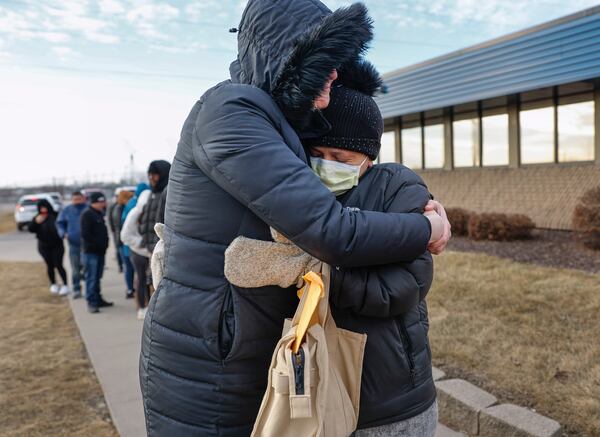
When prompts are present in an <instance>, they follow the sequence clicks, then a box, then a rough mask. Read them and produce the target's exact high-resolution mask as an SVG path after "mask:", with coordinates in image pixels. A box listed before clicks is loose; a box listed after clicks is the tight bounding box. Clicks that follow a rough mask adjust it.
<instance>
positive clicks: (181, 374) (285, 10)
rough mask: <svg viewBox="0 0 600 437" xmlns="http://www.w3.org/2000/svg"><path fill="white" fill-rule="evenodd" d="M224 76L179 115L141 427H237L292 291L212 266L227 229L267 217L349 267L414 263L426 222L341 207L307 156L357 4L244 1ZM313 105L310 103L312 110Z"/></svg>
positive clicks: (360, 19)
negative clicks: (242, 283)
mask: <svg viewBox="0 0 600 437" xmlns="http://www.w3.org/2000/svg"><path fill="white" fill-rule="evenodd" d="M238 29H239V32H238V57H237V58H236V60H235V61H234V62H233V63H232V64H231V66H230V76H231V79H230V80H227V81H224V82H222V83H220V84H218V85H216V86H215V87H213V88H211V89H210V90H208V91H207V92H206V93H205V94H204V95H203V96H202V97H201V98H200V100H199V101H198V102H196V104H195V105H194V107H193V108H192V110H191V112H190V114H189V116H188V118H187V120H186V121H185V122H184V125H183V128H182V132H181V139H180V141H179V144H178V147H177V152H176V154H175V158H174V159H173V165H172V167H171V172H170V176H169V184H168V188H167V190H168V193H167V200H166V210H165V221H164V224H165V227H164V276H163V278H162V280H161V281H160V284H159V286H158V288H157V290H156V292H155V293H154V294H153V296H152V298H151V300H150V304H149V307H148V313H147V314H146V317H145V319H144V328H143V335H142V349H141V355H140V385H141V389H142V396H143V402H144V412H145V416H146V430H147V433H148V435H149V436H151V437H152V436H171V435H186V436H246V435H250V433H251V431H252V426H253V423H254V420H255V418H256V414H257V412H258V409H259V406H260V403H261V399H262V395H263V393H264V390H265V386H266V383H267V369H268V366H269V362H270V358H271V354H272V352H273V348H274V347H275V344H276V343H277V340H278V339H279V336H280V334H281V330H282V327H283V321H284V319H285V318H286V317H289V316H291V315H293V313H294V310H295V308H296V305H297V297H296V295H295V290H294V289H291V288H290V289H283V288H280V287H278V286H266V287H259V288H242V287H237V286H235V285H233V284H231V283H230V282H229V281H228V280H227V279H226V278H225V277H224V254H225V250H226V249H227V247H228V246H229V244H230V243H231V242H232V241H233V240H234V239H235V238H236V237H238V236H240V235H243V236H247V237H250V238H255V239H262V240H269V239H270V230H269V226H272V227H274V228H275V229H276V230H277V231H279V232H280V233H281V234H282V235H284V236H285V237H287V238H288V239H289V240H291V241H292V242H294V243H295V244H296V245H298V246H299V247H301V248H302V249H304V250H305V251H307V252H308V253H310V254H311V255H313V256H315V257H317V258H319V259H321V260H324V261H327V262H329V263H331V264H333V265H338V266H343V267H351V266H365V265H378V264H382V263H386V262H387V263H389V262H401V261H406V260H413V259H414V258H415V257H417V256H420V255H421V254H422V253H424V252H425V250H426V249H427V246H428V245H429V243H430V239H431V225H430V221H429V219H427V218H426V217H425V216H424V215H423V214H421V213H419V212H415V213H407V214H395V213H381V212H370V211H351V210H347V209H344V208H343V206H342V205H341V204H340V203H339V202H338V201H337V200H336V198H335V196H333V195H332V193H331V192H330V191H329V190H328V189H327V188H326V187H324V186H323V184H322V183H321V181H320V180H319V178H318V177H317V176H316V175H315V174H314V172H313V171H312V170H311V169H310V167H309V165H308V158H307V155H306V152H305V150H304V148H303V146H302V143H301V141H300V136H302V137H307V136H320V135H323V134H324V133H326V132H327V131H328V130H329V129H330V125H329V123H328V122H327V120H326V119H325V118H324V117H323V115H322V113H321V112H320V111H319V110H318V109H319V108H321V109H322V108H324V107H326V106H327V104H328V102H329V87H330V86H331V83H332V81H333V80H335V79H336V78H337V79H338V80H339V81H340V82H341V83H344V82H345V81H346V79H347V78H348V77H349V76H350V75H351V73H350V72H351V71H352V70H355V69H362V68H368V67H367V65H368V64H365V63H364V62H363V61H361V59H360V54H361V53H362V52H363V50H364V49H365V47H366V46H367V44H368V42H369V41H370V40H371V38H372V26H371V20H370V18H369V17H368V15H367V11H366V8H365V7H364V6H363V5H361V4H354V5H352V6H350V7H348V8H342V9H339V10H337V11H335V12H331V11H330V10H329V9H328V8H327V7H326V6H325V5H323V4H322V3H321V2H319V1H317V0H279V1H276V2H273V1H271V0H250V1H249V2H248V4H247V6H246V9H245V11H244V13H243V15H242V19H241V22H240V25H239V26H238ZM316 109H317V110H316Z"/></svg>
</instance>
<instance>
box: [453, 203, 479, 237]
mask: <svg viewBox="0 0 600 437" xmlns="http://www.w3.org/2000/svg"><path fill="white" fill-rule="evenodd" d="M446 214H447V215H448V220H449V221H450V225H451V226H452V234H453V235H467V234H468V233H469V219H470V218H471V216H472V215H473V214H474V213H473V212H471V211H467V210H466V209H463V208H448V209H446Z"/></svg>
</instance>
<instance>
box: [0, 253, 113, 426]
mask: <svg viewBox="0 0 600 437" xmlns="http://www.w3.org/2000/svg"><path fill="white" fill-rule="evenodd" d="M46 282H47V280H46V278H45V273H44V268H43V266H42V264H41V263H23V262H21V263H17V262H10V263H8V262H1V263H0V351H2V352H1V353H0V434H1V435H2V436H17V435H18V436H22V435H27V436H50V435H68V436H92V435H93V436H117V435H118V434H117V432H116V430H115V428H114V426H113V425H112V423H111V422H110V417H109V413H108V409H107V407H106V405H105V403H104V396H103V395H102V391H101V390H100V385H99V384H98V381H97V379H96V377H95V375H94V373H93V369H92V368H91V366H90V362H89V360H88V358H87V354H86V352H85V349H84V347H83V343H82V342H81V339H80V337H79V333H78V331H77V328H76V326H75V322H74V320H73V316H72V314H71V311H70V309H69V306H68V303H67V302H66V300H64V299H60V298H58V297H56V296H51V295H50V293H49V292H48V291H47V285H46Z"/></svg>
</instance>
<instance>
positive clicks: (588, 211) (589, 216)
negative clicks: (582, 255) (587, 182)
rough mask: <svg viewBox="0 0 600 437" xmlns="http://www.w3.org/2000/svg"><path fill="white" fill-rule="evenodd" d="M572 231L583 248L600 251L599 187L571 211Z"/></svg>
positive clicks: (585, 195)
mask: <svg viewBox="0 0 600 437" xmlns="http://www.w3.org/2000/svg"><path fill="white" fill-rule="evenodd" d="M573 231H575V235H576V236H577V239H578V240H579V241H580V242H581V243H582V244H583V245H584V246H585V247H587V248H589V249H594V250H600V186H598V187H596V188H592V189H591V190H589V191H587V192H586V193H585V194H584V195H583V197H582V198H581V199H580V200H579V204H578V205H577V206H576V207H575V210H574V211H573Z"/></svg>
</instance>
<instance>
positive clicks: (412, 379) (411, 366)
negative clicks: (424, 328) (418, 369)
mask: <svg viewBox="0 0 600 437" xmlns="http://www.w3.org/2000/svg"><path fill="white" fill-rule="evenodd" d="M398 324H399V325H400V333H401V334H402V345H403V346H404V350H405V351H406V357H407V358H408V367H409V372H410V382H411V383H412V386H413V387H414V386H415V361H414V359H413V356H412V342H411V341H410V337H409V335H408V331H407V330H406V326H404V320H402V319H399V320H398Z"/></svg>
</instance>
